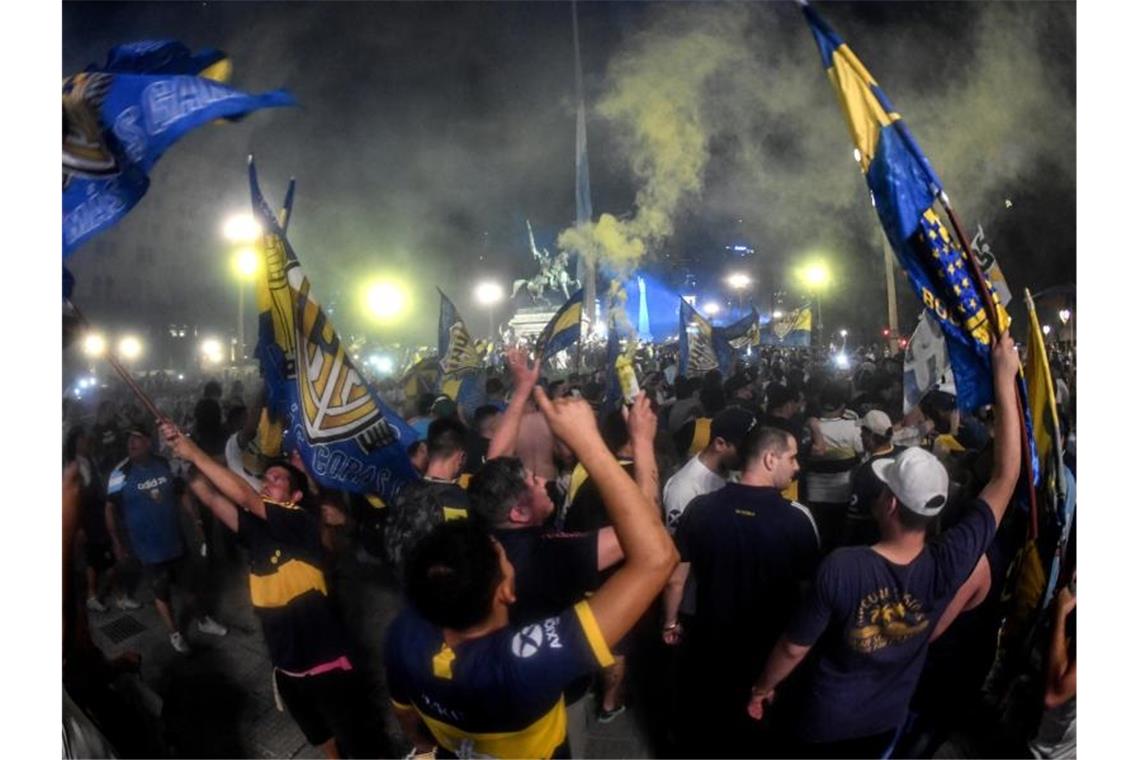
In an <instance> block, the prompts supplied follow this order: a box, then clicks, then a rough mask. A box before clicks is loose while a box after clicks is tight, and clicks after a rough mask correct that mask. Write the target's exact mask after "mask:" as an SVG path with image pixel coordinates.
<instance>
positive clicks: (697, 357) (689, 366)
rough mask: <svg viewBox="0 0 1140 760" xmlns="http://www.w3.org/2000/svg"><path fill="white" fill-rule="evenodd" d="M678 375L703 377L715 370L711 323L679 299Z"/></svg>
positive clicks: (717, 363)
mask: <svg viewBox="0 0 1140 760" xmlns="http://www.w3.org/2000/svg"><path fill="white" fill-rule="evenodd" d="M680 304H681V305H680V309H679V316H680V321H681V324H680V346H679V348H680V357H679V360H680V368H679V370H678V371H679V372H680V374H682V375H684V376H685V377H703V376H704V374H705V373H706V372H708V371H709V370H714V369H717V368H718V367H719V366H720V365H719V362H718V361H717V357H716V351H715V350H714V348H713V326H712V322H709V321H708V320H707V319H705V318H704V317H702V316H701V315H700V314H699V313H698V312H697V310H696V309H694V308H693V307H692V306H691V305H690V304H689V302H688V301H686V300H685V299H683V298H682V299H680Z"/></svg>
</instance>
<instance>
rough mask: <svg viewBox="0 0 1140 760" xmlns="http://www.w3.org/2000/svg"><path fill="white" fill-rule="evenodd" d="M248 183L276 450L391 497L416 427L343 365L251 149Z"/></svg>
mask: <svg viewBox="0 0 1140 760" xmlns="http://www.w3.org/2000/svg"><path fill="white" fill-rule="evenodd" d="M249 189H250V195H251V198H252V201H253V213H254V216H255V217H256V218H257V220H258V222H259V223H260V224H261V228H262V230H263V231H264V233H263V237H262V242H263V254H264V265H265V272H264V274H265V276H264V280H263V283H262V285H261V287H260V288H259V293H258V312H259V313H258V343H257V356H258V359H259V360H260V364H261V371H262V377H263V379H264V381H265V387H266V409H267V412H268V415H269V417H271V418H272V419H274V420H276V421H277V422H278V423H279V424H280V425H281V427H282V429H283V431H284V435H283V445H284V448H283V450H284V451H290V450H293V449H296V450H297V451H298V452H299V453H300V455H301V459H302V460H303V461H304V463H305V466H306V468H308V471H309V474H310V475H312V476H313V477H314V478H315V479H316V480H317V482H318V483H320V484H321V485H322V486H324V487H326V488H332V489H337V490H344V491H351V492H354V493H364V494H370V495H375V496H378V497H379V498H380V499H382V500H383V501H385V502H388V503H391V499H392V497H394V496H395V495H396V493H397V492H398V491H399V489H400V488H401V487H402V486H403V484H404V483H406V482H408V481H410V480H415V479H417V478H418V477H419V476H418V475H417V474H416V472H415V470H414V469H413V468H412V464H411V462H410V461H409V460H408V455H407V446H408V444H410V443H411V442H412V441H414V440H415V439H416V434H415V432H414V431H413V430H412V429H411V428H410V427H409V426H408V424H407V423H406V422H404V420H403V419H401V418H400V416H399V415H398V414H396V413H395V412H393V411H392V410H391V409H389V408H388V406H387V405H386V404H385V403H384V402H383V400H382V399H381V398H380V394H379V393H377V392H376V391H375V390H374V389H373V388H372V387H371V386H370V385H369V384H368V382H367V381H366V380H365V379H364V377H363V376H362V375H361V374H360V373H359V372H357V370H356V368H355V367H354V366H353V364H352V359H351V357H350V356H349V355H348V353H347V351H346V350H345V346H344V343H343V342H342V341H341V339H340V336H339V335H337V332H336V330H335V329H334V328H333V326H332V323H331V322H329V320H328V317H327V316H326V315H325V312H324V310H323V309H322V308H321V307H320V305H319V304H318V303H317V302H316V300H314V298H313V295H312V292H311V290H310V283H309V279H308V277H306V276H305V273H304V270H302V269H301V263H300V262H299V261H298V260H297V256H296V254H295V253H294V252H293V248H292V246H291V245H290V244H289V240H288V239H287V238H286V236H285V229H284V222H285V221H287V219H286V217H287V212H286V213H284V214H282V220H281V221H279V220H278V219H277V218H275V217H274V214H273V212H272V211H270V209H269V205H268V204H267V203H266V201H265V198H264V196H262V194H261V188H260V187H259V186H258V183H257V171H256V169H255V167H254V165H253V160H252V158H251V159H250V163H249ZM290 195H292V194H291V193H290ZM290 203H291V201H290V202H288V203H287V204H286V208H287V209H288V206H289V205H290Z"/></svg>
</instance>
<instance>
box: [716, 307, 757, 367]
mask: <svg viewBox="0 0 1140 760" xmlns="http://www.w3.org/2000/svg"><path fill="white" fill-rule="evenodd" d="M759 319H760V317H759V315H758V314H757V313H756V309H755V308H753V309H752V312H751V313H750V314H749V315H748V316H746V317H743V318H741V319H738V320H736V321H735V322H733V323H732V324H731V325H725V326H724V327H714V328H713V348H714V349H715V350H716V361H717V364H719V365H720V367H721V370H722V371H724V372H730V371H731V370H732V363H733V360H734V359H735V358H736V355H737V352H738V351H740V350H741V349H745V348H748V347H749V346H755V345H759V342H760V337H759V332H758V329H757V328H758V322H759Z"/></svg>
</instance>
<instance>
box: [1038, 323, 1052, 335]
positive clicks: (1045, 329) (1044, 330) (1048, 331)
mask: <svg viewBox="0 0 1140 760" xmlns="http://www.w3.org/2000/svg"><path fill="white" fill-rule="evenodd" d="M1041 332H1043V333H1044V334H1045V335H1048V334H1049V333H1051V332H1053V328H1052V327H1050V326H1049V325H1045V326H1044V327H1042V328H1041Z"/></svg>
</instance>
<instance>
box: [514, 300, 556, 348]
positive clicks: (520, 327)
mask: <svg viewBox="0 0 1140 760" xmlns="http://www.w3.org/2000/svg"><path fill="white" fill-rule="evenodd" d="M557 313H558V307H557V306H537V305H536V306H524V307H522V308H521V309H519V310H518V311H516V312H515V315H514V316H513V317H511V321H510V322H508V323H507V324H508V325H509V326H510V328H511V330H513V331H514V334H515V335H516V336H517V337H519V338H526V339H528V340H530V339H533V338H537V337H538V335H539V333H541V332H542V328H544V327H546V325H547V323H548V322H550V320H551V319H553V318H554V315H555V314H557Z"/></svg>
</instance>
